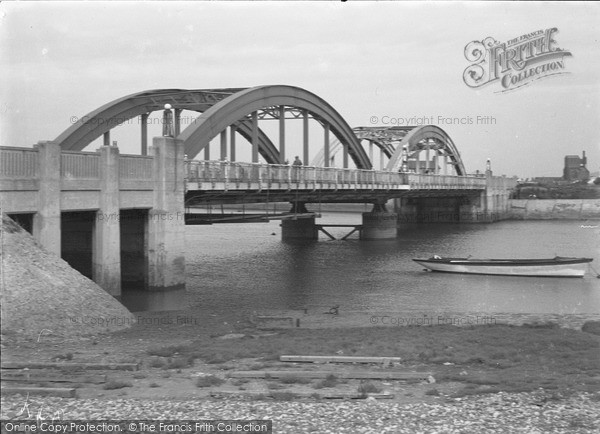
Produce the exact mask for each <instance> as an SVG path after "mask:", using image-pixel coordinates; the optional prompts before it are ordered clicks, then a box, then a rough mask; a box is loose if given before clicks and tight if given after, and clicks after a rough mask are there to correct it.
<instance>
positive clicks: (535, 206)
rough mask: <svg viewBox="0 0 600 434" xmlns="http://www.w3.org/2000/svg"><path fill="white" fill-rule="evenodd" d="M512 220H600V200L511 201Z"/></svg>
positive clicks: (510, 213)
mask: <svg viewBox="0 0 600 434" xmlns="http://www.w3.org/2000/svg"><path fill="white" fill-rule="evenodd" d="M509 218H510V219H514V220H588V219H589V220H600V199H511V200H509Z"/></svg>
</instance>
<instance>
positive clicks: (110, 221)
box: [92, 146, 121, 297]
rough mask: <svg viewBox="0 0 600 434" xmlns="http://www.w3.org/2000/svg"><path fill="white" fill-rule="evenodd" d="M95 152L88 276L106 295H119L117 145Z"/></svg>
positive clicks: (119, 250)
mask: <svg viewBox="0 0 600 434" xmlns="http://www.w3.org/2000/svg"><path fill="white" fill-rule="evenodd" d="M98 152H99V153H100V164H99V167H100V185H101V190H100V209H99V210H98V212H97V214H96V221H95V224H94V236H93V243H92V277H93V280H94V282H96V283H97V284H98V285H99V286H100V287H102V288H103V289H104V290H105V291H106V292H108V293H109V294H110V295H112V296H115V297H120V296H121V225H120V220H121V219H120V215H119V148H118V147H116V146H103V147H102V148H100V149H98Z"/></svg>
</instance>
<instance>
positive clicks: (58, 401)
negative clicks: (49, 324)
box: [1, 391, 600, 434]
mask: <svg viewBox="0 0 600 434" xmlns="http://www.w3.org/2000/svg"><path fill="white" fill-rule="evenodd" d="M25 401H26V399H25V398H23V397H21V396H12V397H3V398H2V413H1V414H2V419H3V420H7V419H11V420H23V419H27V414H26V413H25V414H23V415H20V416H17V414H18V412H19V411H20V410H21V409H22V408H23V405H24V403H25ZM28 403H29V407H28V409H29V413H30V415H29V418H30V419H31V418H33V419H35V417H36V416H37V414H38V412H41V413H40V414H41V415H42V417H45V418H47V419H50V418H51V416H52V415H53V414H62V418H64V419H72V420H73V419H79V420H93V419H96V420H98V419H101V420H117V419H128V420H131V419H138V420H142V419H149V420H157V419H164V420H214V419H221V420H223V419H271V420H272V421H273V432H275V433H309V432H315V433H340V434H341V433H474V432H484V433H494V432H507V433H517V432H522V433H529V434H531V433H596V432H599V430H600V395H598V394H595V395H593V394H589V393H578V394H575V395H571V396H569V397H560V396H557V395H556V394H552V393H551V392H544V391H539V392H533V393H502V392H501V393H498V394H494V395H486V396H471V397H465V398H461V399H454V400H448V401H443V402H442V401H440V403H439V404H423V403H419V404H398V403H393V402H384V401H375V400H372V399H367V400H364V401H363V400H361V401H313V402H310V401H278V402H275V401H240V400H230V399H227V400H170V401H163V400H133V399H114V400H98V399H87V400H86V399H64V398H37V397H36V398H29V399H28Z"/></svg>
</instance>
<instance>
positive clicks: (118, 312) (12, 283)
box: [0, 215, 135, 343]
mask: <svg viewBox="0 0 600 434" xmlns="http://www.w3.org/2000/svg"><path fill="white" fill-rule="evenodd" d="M0 256H1V263H0V288H1V297H0V304H1V308H2V337H3V343H4V340H8V339H10V340H12V339H13V338H14V339H22V338H26V339H38V338H39V336H40V334H43V335H54V336H57V337H65V338H73V337H77V336H84V335H91V334H99V333H105V332H113V331H117V330H121V329H124V328H128V327H130V326H131V325H132V324H133V323H134V322H135V320H134V316H133V315H132V314H131V313H130V312H129V311H128V310H127V309H126V308H125V307H124V306H123V305H121V304H120V303H119V302H118V301H117V300H116V299H115V298H114V297H112V296H111V295H109V294H108V293H107V292H106V291H104V290H103V289H102V288H100V287H99V286H98V285H96V284H95V283H94V282H93V281H91V280H90V279H88V278H86V277H85V276H83V275H81V274H80V273H79V272H77V271H76V270H74V269H73V268H71V267H70V266H69V264H67V263H66V262H65V261H63V260H62V259H61V258H59V257H58V256H56V255H54V254H52V253H50V252H47V251H46V250H44V249H43V248H42V247H41V246H40V245H39V244H37V242H36V241H35V240H34V238H33V237H32V236H31V235H30V234H29V233H27V232H26V231H24V230H23V229H22V228H21V227H20V226H19V225H17V224H16V223H15V222H14V221H13V220H12V219H10V218H9V217H7V216H6V215H2V225H1V227H0Z"/></svg>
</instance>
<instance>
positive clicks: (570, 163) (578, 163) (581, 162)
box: [563, 151, 590, 181]
mask: <svg viewBox="0 0 600 434" xmlns="http://www.w3.org/2000/svg"><path fill="white" fill-rule="evenodd" d="M586 164H587V158H586V156H585V151H583V154H582V156H581V158H579V156H578V155H567V156H565V168H564V169H563V179H564V180H565V181H587V180H588V179H590V171H589V170H588V169H587V167H585V166H586Z"/></svg>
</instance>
